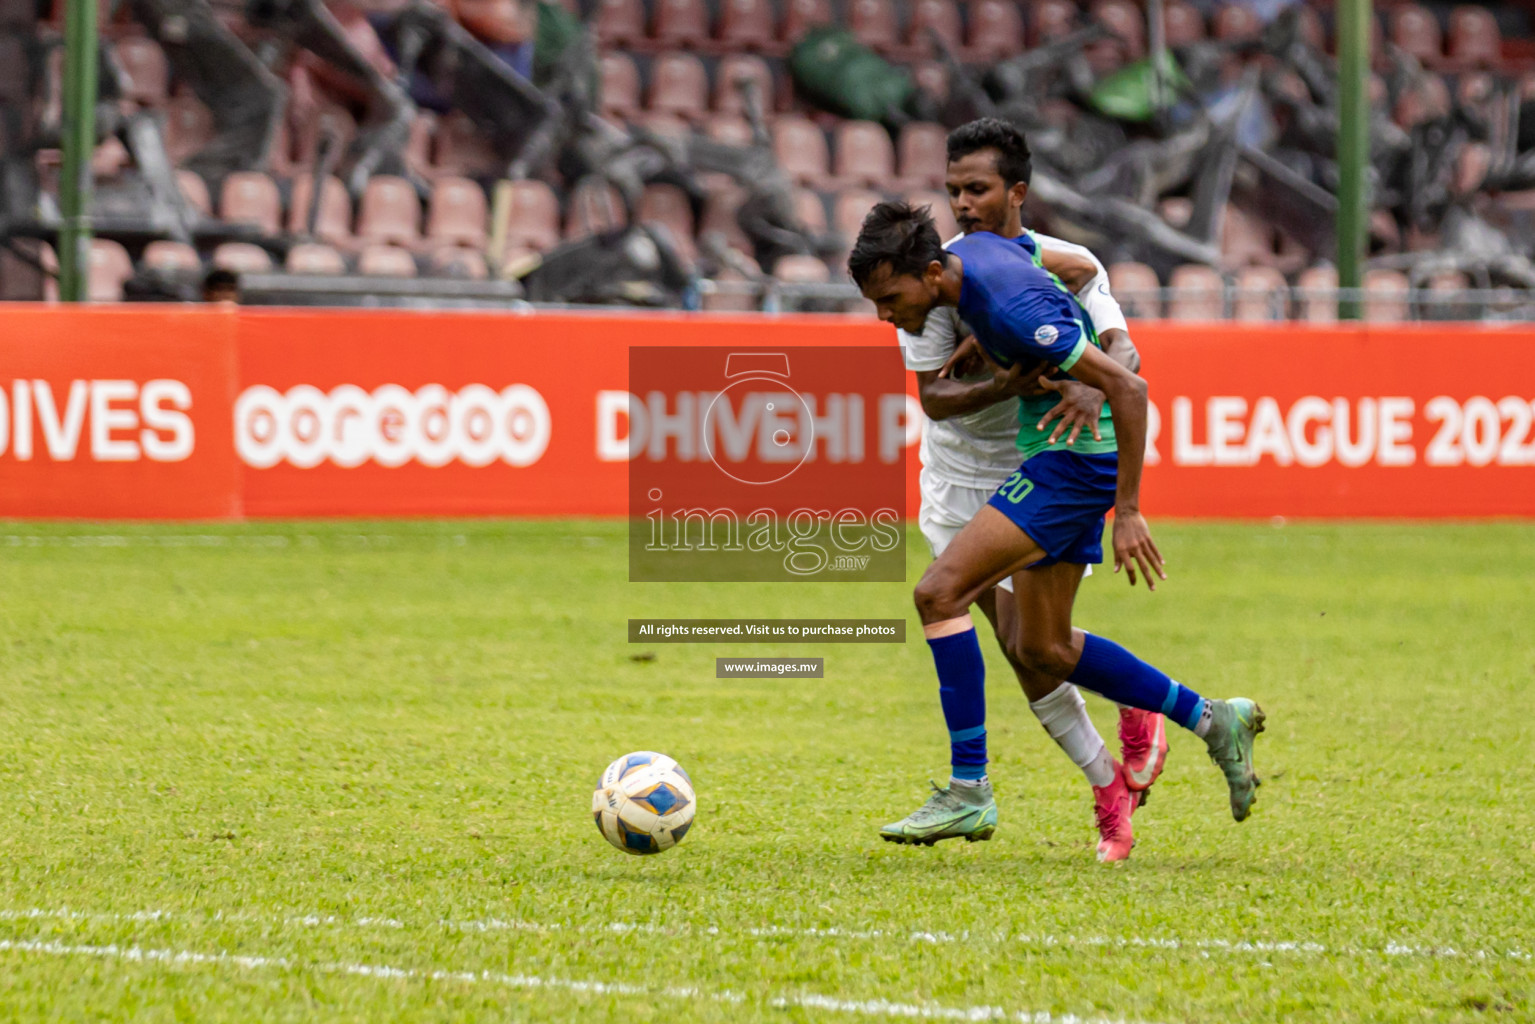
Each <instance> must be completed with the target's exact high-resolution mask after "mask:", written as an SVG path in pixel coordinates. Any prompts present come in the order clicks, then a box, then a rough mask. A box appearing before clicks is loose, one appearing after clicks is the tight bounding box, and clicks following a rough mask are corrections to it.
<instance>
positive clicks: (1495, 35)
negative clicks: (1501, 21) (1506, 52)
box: [1449, 4, 1503, 68]
mask: <svg viewBox="0 0 1535 1024" xmlns="http://www.w3.org/2000/svg"><path fill="white" fill-rule="evenodd" d="M1449 47H1450V59H1451V60H1452V61H1454V62H1456V63H1457V64H1462V65H1467V66H1471V67H1479V68H1496V67H1497V66H1498V65H1499V63H1500V62H1501V61H1502V59H1503V39H1502V36H1501V35H1500V34H1499V32H1498V20H1497V19H1496V18H1494V17H1493V16H1492V12H1491V11H1489V10H1487V8H1485V7H1481V6H1476V5H1472V4H1467V5H1464V6H1461V7H1457V8H1455V9H1454V10H1453V11H1451V12H1450V40H1449Z"/></svg>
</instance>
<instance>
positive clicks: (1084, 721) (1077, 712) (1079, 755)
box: [1029, 683, 1114, 788]
mask: <svg viewBox="0 0 1535 1024" xmlns="http://www.w3.org/2000/svg"><path fill="white" fill-rule="evenodd" d="M1029 708H1030V709H1031V710H1032V711H1033V712H1034V715H1035V717H1037V718H1038V719H1039V724H1040V725H1043V726H1044V727H1045V731H1046V732H1048V733H1049V734H1050V738H1051V739H1053V740H1055V742H1056V744H1057V745H1059V746H1060V748H1061V749H1062V750H1064V751H1066V756H1067V757H1069V758H1071V763H1072V764H1074V765H1076V766H1077V767H1078V768H1080V769H1082V774H1083V775H1086V776H1087V781H1088V784H1089V785H1091V786H1093V787H1095V788H1097V787H1101V786H1107V785H1108V784H1109V783H1111V782H1113V781H1114V758H1113V757H1112V756H1111V755H1110V754H1109V751H1108V748H1107V747H1105V746H1104V745H1103V737H1102V736H1099V735H1098V730H1097V729H1096V728H1095V727H1094V726H1093V720H1092V719H1091V718H1088V717H1087V702H1086V701H1084V700H1083V699H1082V695H1081V694H1080V693H1078V692H1077V688H1076V687H1075V686H1072V685H1071V684H1070V683H1062V684H1061V685H1060V686H1058V687H1056V689H1054V690H1052V691H1051V692H1050V694H1049V695H1048V696H1045V697H1041V698H1040V699H1039V700H1036V701H1030V702H1029Z"/></svg>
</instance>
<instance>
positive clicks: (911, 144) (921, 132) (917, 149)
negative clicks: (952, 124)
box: [897, 121, 949, 188]
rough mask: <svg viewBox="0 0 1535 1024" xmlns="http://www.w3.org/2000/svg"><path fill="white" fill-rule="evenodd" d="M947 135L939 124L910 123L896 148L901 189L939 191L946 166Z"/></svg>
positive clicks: (904, 128)
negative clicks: (936, 189)
mask: <svg viewBox="0 0 1535 1024" xmlns="http://www.w3.org/2000/svg"><path fill="white" fill-rule="evenodd" d="M948 138H949V136H948V132H946V131H945V130H944V127H943V125H941V124H925V123H923V122H919V121H918V122H912V123H911V124H908V125H906V126H905V127H903V128H902V129H901V139H900V143H899V145H898V147H897V150H898V155H899V160H898V163H899V166H900V171H901V187H902V188H941V187H943V179H944V174H945V171H946V169H947V166H948Z"/></svg>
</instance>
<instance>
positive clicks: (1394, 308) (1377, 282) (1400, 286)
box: [1364, 270, 1411, 323]
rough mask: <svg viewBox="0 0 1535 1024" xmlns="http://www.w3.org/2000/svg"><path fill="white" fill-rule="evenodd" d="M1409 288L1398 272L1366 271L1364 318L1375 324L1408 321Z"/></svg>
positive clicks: (1403, 276)
mask: <svg viewBox="0 0 1535 1024" xmlns="http://www.w3.org/2000/svg"><path fill="white" fill-rule="evenodd" d="M1410 291H1411V287H1410V286H1409V284H1408V282H1407V275H1406V274H1404V273H1402V272H1401V271H1399V270H1367V271H1365V275H1364V318H1365V319H1366V320H1368V321H1372V322H1375V323H1381V322H1395V321H1401V320H1406V319H1408V308H1407V296H1408V294H1409V292H1410Z"/></svg>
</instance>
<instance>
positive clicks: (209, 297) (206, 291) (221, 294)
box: [203, 267, 240, 303]
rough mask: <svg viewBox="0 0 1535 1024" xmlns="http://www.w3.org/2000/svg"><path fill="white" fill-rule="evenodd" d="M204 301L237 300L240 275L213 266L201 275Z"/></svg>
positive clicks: (238, 299)
mask: <svg viewBox="0 0 1535 1024" xmlns="http://www.w3.org/2000/svg"><path fill="white" fill-rule="evenodd" d="M203 301H204V302H236V303H237V302H239V301H240V276H239V275H238V274H236V273H235V272H234V271H233V270H225V269H224V268H223V267H214V268H213V269H212V270H210V271H208V273H207V274H206V275H204V277H203Z"/></svg>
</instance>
